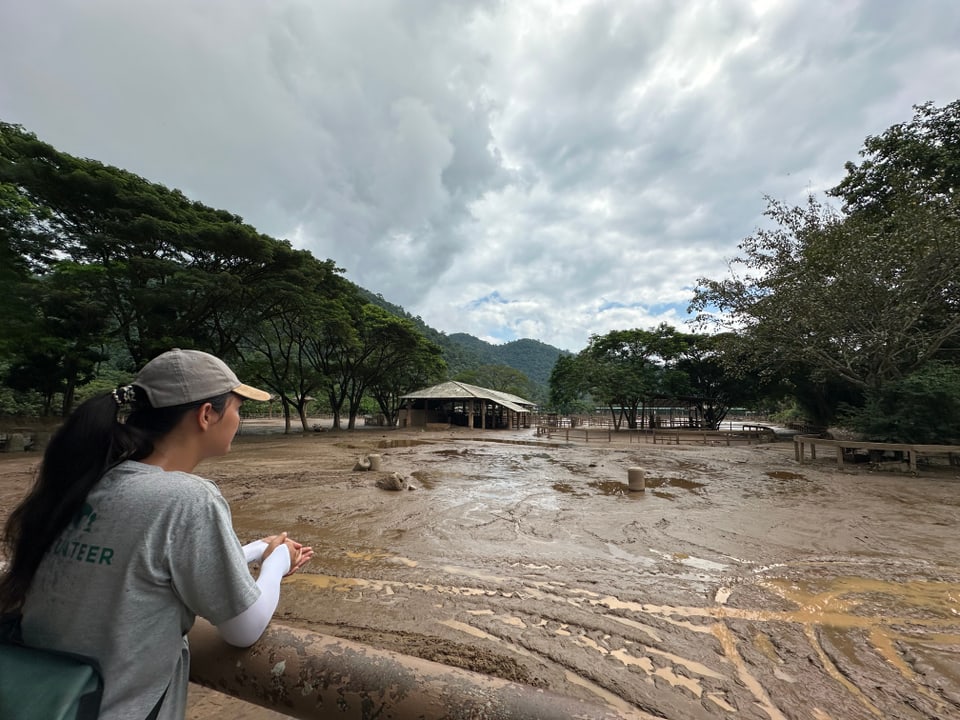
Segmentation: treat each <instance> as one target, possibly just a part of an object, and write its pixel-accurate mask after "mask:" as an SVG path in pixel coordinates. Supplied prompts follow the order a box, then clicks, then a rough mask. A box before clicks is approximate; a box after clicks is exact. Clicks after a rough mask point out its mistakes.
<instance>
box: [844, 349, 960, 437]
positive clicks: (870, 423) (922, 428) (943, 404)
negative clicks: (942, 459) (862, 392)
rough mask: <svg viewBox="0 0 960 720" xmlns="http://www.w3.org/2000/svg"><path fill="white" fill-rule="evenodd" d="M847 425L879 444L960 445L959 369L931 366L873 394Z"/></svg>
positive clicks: (850, 417)
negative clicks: (959, 443) (958, 443)
mask: <svg viewBox="0 0 960 720" xmlns="http://www.w3.org/2000/svg"><path fill="white" fill-rule="evenodd" d="M847 420H848V422H849V423H850V424H851V425H852V426H853V427H854V428H855V429H856V430H859V431H860V432H861V433H863V435H864V436H865V437H866V438H867V439H869V440H873V441H876V442H890V443H917V444H934V443H943V444H956V443H957V442H960V367H958V366H957V365H951V364H946V363H930V364H929V365H927V366H925V367H924V368H922V369H920V370H917V371H916V372H914V373H912V374H910V375H908V376H906V377H904V378H902V379H900V380H897V381H896V382H893V383H890V384H888V385H886V386H885V387H884V388H883V389H882V390H880V391H876V392H870V393H868V395H867V399H866V402H865V403H864V406H863V407H862V408H858V409H855V410H853V411H852V412H851V414H850V416H849V417H848V418H847Z"/></svg>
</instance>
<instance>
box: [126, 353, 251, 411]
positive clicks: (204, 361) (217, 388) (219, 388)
mask: <svg viewBox="0 0 960 720" xmlns="http://www.w3.org/2000/svg"><path fill="white" fill-rule="evenodd" d="M133 384H134V385H135V386H137V387H138V388H141V389H143V391H144V392H145V393H146V394H147V398H148V399H149V400H150V405H151V406H153V407H155V408H162V407H173V406H174V405H186V404H188V403H194V402H197V401H199V400H207V399H209V398H214V397H217V396H218V395H225V394H226V393H229V392H232V393H236V394H237V395H239V396H240V397H243V398H247V399H248V400H269V399H270V393H268V392H264V391H263V390H257V389H256V388H254V387H250V386H249V385H244V384H243V383H242V382H240V380H239V379H238V378H237V376H236V374H235V373H234V372H233V370H231V369H230V368H229V367H227V364H226V363H225V362H224V361H223V360H221V359H220V358H218V357H215V356H213V355H210V354H209V353H205V352H201V351H200V350H181V349H180V348H174V349H173V350H168V351H167V352H165V353H163V354H162V355H158V356H157V357H155V358H154V359H153V360H151V361H150V362H148V363H147V364H146V365H144V366H143V369H142V370H141V371H140V373H139V374H138V375H137V377H136V379H135V380H134V381H133Z"/></svg>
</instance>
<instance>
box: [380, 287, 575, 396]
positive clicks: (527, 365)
mask: <svg viewBox="0 0 960 720" xmlns="http://www.w3.org/2000/svg"><path fill="white" fill-rule="evenodd" d="M361 292H362V293H363V295H364V297H365V298H366V299H367V300H368V301H369V302H371V303H373V304H375V305H379V306H380V307H382V308H383V309H384V310H387V311H388V312H391V313H393V314H395V315H397V316H398V317H402V318H406V319H408V320H411V321H412V322H413V323H414V324H415V325H416V326H417V327H419V328H420V330H421V331H422V332H423V334H424V336H425V337H426V338H427V339H428V340H430V341H431V342H433V343H436V344H437V345H439V346H440V347H441V348H443V358H444V360H445V361H446V363H447V370H448V374H449V376H450V377H451V378H454V377H457V376H458V375H460V374H463V373H464V372H467V371H471V370H476V369H478V368H479V367H481V366H486V365H506V366H508V367H511V368H513V369H515V370H519V371H520V372H522V373H523V374H524V375H526V376H527V378H529V380H530V382H531V383H532V384H533V386H534V388H535V390H537V391H541V392H545V391H546V388H547V386H548V384H549V381H550V373H551V371H552V370H553V366H554V364H555V363H556V362H557V358H558V357H560V356H561V355H564V354H567V353H565V352H564V351H563V350H561V349H560V348H556V347H554V346H553V345H547V344H546V343H542V342H540V341H539V340H530V339H528V338H524V339H521V340H513V341H512V342H508V343H504V344H503V345H494V344H492V343H488V342H487V341H485V340H481V339H480V338H478V337H474V336H473V335H468V334H467V333H451V334H450V335H447V334H445V333H442V332H440V331H439V330H435V329H434V328H432V327H430V326H429V325H427V324H426V323H425V322H424V321H423V319H422V318H420V317H419V316H413V315H410V314H409V313H408V312H407V311H406V310H404V309H403V308H402V307H400V306H399V305H394V304H393V303H391V302H389V301H388V300H386V299H384V298H383V296H381V295H374V294H373V293H371V292H370V291H368V290H361Z"/></svg>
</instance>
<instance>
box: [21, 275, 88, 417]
mask: <svg viewBox="0 0 960 720" xmlns="http://www.w3.org/2000/svg"><path fill="white" fill-rule="evenodd" d="M99 275H100V269H99V268H96V267H89V266H83V265H77V264H75V263H72V262H69V261H62V262H60V263H58V264H57V265H56V266H54V268H53V270H52V271H51V272H48V273H47V274H46V275H44V276H43V277H41V278H39V279H37V281H36V282H34V283H32V284H31V285H30V286H29V289H30V291H31V292H30V295H29V297H30V299H32V301H33V309H32V310H31V313H32V315H33V323H32V326H31V329H30V341H29V342H28V343H24V344H22V345H21V346H19V347H18V348H17V349H14V350H12V351H11V358H12V359H11V364H10V367H9V368H8V370H7V374H6V378H5V379H6V382H7V384H8V385H9V386H10V387H11V388H13V389H16V390H35V391H37V392H38V393H40V395H41V397H42V398H43V414H44V415H49V414H51V412H52V410H53V402H54V398H55V396H56V395H58V394H59V395H60V397H61V404H60V407H59V408H58V410H59V412H60V413H61V414H63V415H66V414H67V413H69V412H70V409H71V407H72V405H73V399H74V393H75V391H76V388H77V386H78V385H80V384H83V383H85V382H88V381H89V380H90V379H91V378H93V376H94V374H95V370H96V366H97V363H98V362H99V361H100V360H102V359H103V358H104V354H103V350H102V347H103V343H104V341H105V338H106V333H107V324H106V315H107V308H106V306H105V303H104V302H103V300H102V298H101V297H100V295H99V293H98V289H99V286H100V284H99Z"/></svg>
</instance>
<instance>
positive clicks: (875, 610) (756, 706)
mask: <svg viewBox="0 0 960 720" xmlns="http://www.w3.org/2000/svg"><path fill="white" fill-rule="evenodd" d="M449 444H450V443H447V445H449ZM440 445H441V447H438V448H423V449H421V453H420V454H418V455H410V456H407V455H404V456H403V458H390V457H388V456H387V455H386V454H385V461H387V462H390V463H391V464H392V465H393V467H397V468H398V469H399V470H400V471H401V472H405V473H407V474H411V473H412V474H413V476H414V477H415V478H417V479H422V482H421V488H422V490H421V493H418V495H419V494H424V495H427V496H428V497H429V503H428V504H427V505H426V509H425V510H424V509H420V510H406V509H404V508H406V507H408V506H409V505H410V502H409V500H406V499H403V500H396V501H392V502H389V503H387V504H384V502H383V500H382V499H381V496H380V495H376V494H374V495H370V494H368V491H367V490H366V489H365V488H364V487H363V484H362V482H361V483H359V484H358V483H357V482H351V483H350V487H349V490H351V491H352V492H354V493H355V496H354V500H356V502H355V503H348V504H346V505H343V504H331V505H329V507H330V509H331V514H330V515H326V514H319V513H318V514H316V518H317V519H316V520H315V521H314V520H313V519H312V517H313V516H306V515H305V516H304V517H305V518H307V520H308V522H307V523H306V524H305V525H304V528H305V529H306V530H308V531H309V530H310V525H311V524H313V523H315V524H316V525H318V526H319V525H325V526H326V527H325V529H324V530H323V535H322V537H323V540H324V545H325V548H326V557H325V558H324V559H323V560H322V561H321V562H322V564H323V566H322V567H316V568H315V569H317V570H320V571H321V572H323V573H328V574H327V575H322V574H319V573H318V574H317V575H312V576H310V575H308V576H304V577H302V578H293V579H291V580H290V581H288V582H290V583H291V585H292V587H293V588H297V589H298V591H297V592H296V593H295V594H294V597H293V598H291V600H290V602H289V603H288V604H286V605H285V608H286V609H287V612H288V614H289V613H293V614H294V615H295V616H300V617H303V618H304V621H307V622H309V621H312V620H310V619H309V618H311V617H322V618H324V620H323V622H325V623H326V624H327V627H328V628H330V631H331V632H332V634H337V632H336V628H337V626H338V623H343V625H344V627H348V626H350V623H353V626H355V627H360V626H362V627H365V628H369V629H367V630H362V631H358V632H361V637H359V638H356V639H361V640H363V636H362V633H363V632H367V633H369V638H370V639H371V641H375V640H376V637H377V633H378V632H384V631H385V628H392V629H394V630H395V631H396V632H398V633H409V635H408V636H407V637H408V638H410V637H413V636H414V634H416V637H418V638H420V640H423V638H425V637H427V638H429V637H430V636H432V637H434V638H435V639H436V640H435V641H436V642H437V643H441V642H448V643H450V644H451V645H456V643H458V642H459V643H460V644H461V646H462V645H463V644H464V642H466V643H467V644H476V645H481V646H484V647H487V648H488V649H490V650H491V651H493V652H501V653H502V654H503V655H504V657H510V658H511V659H514V660H515V661H516V662H520V663H523V664H526V665H527V666H528V667H529V668H530V669H531V671H530V675H531V677H541V676H542V677H544V678H546V679H547V680H548V685H549V686H550V687H553V688H555V689H557V690H560V691H564V688H567V689H571V690H574V689H575V690H576V691H577V692H578V693H579V695H578V696H579V697H584V696H585V695H584V693H589V694H591V695H593V696H594V698H593V699H600V700H601V701H603V702H607V703H608V704H610V705H612V706H613V707H616V708H618V709H620V710H621V711H624V707H630V708H633V709H634V712H639V713H641V714H644V713H645V714H646V715H647V716H649V717H670V718H694V719H696V720H699V719H700V718H719V717H736V718H745V719H746V720H753V719H754V718H758V719H764V718H770V719H772V720H779V719H780V718H784V719H788V720H795V719H797V720H799V719H800V718H804V719H807V718H812V719H813V720H847V718H851V719H854V720H856V719H857V718H865V719H866V720H873V719H874V718H877V717H884V718H891V719H895V720H917V719H918V718H926V719H928V720H934V719H936V720H941V719H945V718H949V717H960V677H958V676H957V666H958V664H957V663H954V666H953V667H951V664H950V659H951V657H953V658H956V657H958V656H960V617H958V616H957V614H956V612H955V611H954V613H953V614H950V612H948V610H949V609H950V608H954V609H955V608H957V607H960V606H958V605H957V601H956V598H958V597H960V594H958V591H957V582H958V581H957V579H956V578H958V577H960V570H958V569H956V568H943V567H939V566H935V565H931V564H928V565H926V566H922V567H918V566H917V564H916V560H913V558H915V557H916V556H917V548H918V547H922V543H923V542H924V541H925V540H926V538H928V537H933V538H938V537H941V536H939V535H938V533H941V532H942V531H940V530H937V528H938V527H949V519H950V518H949V514H950V509H949V508H946V509H944V508H945V506H943V505H942V504H941V505H939V506H938V505H936V504H933V505H931V507H930V510H931V512H930V515H931V517H930V518H928V520H927V522H926V524H923V525H918V526H917V527H916V528H909V529H907V532H908V535H907V536H904V537H900V536H898V533H899V528H898V529H897V531H894V532H884V531H883V526H884V524H885V523H887V522H888V518H891V517H893V518H895V517H898V515H897V513H898V510H899V508H898V507H893V508H891V506H890V505H889V504H888V505H880V504H878V503H879V500H882V499H883V498H882V497H881V495H882V494H883V493H886V494H887V495H890V497H891V499H892V500H891V502H893V501H895V502H896V503H897V504H902V502H903V501H904V500H903V498H902V494H903V493H902V492H901V491H900V490H899V489H898V488H897V487H896V486H895V485H892V484H890V483H887V484H886V485H884V486H883V487H882V488H881V492H879V493H877V497H876V498H875V499H874V500H872V501H871V502H872V503H873V504H872V505H869V506H865V507H864V509H863V510H862V511H859V507H857V511H858V512H854V513H852V514H851V513H843V514H840V513H838V512H834V508H839V507H842V502H843V501H844V499H848V500H849V499H851V498H852V499H853V500H854V501H858V500H860V499H861V498H860V495H862V494H863V492H864V489H865V485H864V482H865V481H857V479H856V478H849V477H846V476H844V477H840V478H839V479H837V478H833V477H832V476H829V477H828V476H826V475H825V474H824V473H821V472H818V471H816V470H814V469H812V468H805V469H804V470H803V472H804V474H803V475H801V474H799V473H797V472H795V470H796V469H797V466H795V465H793V464H792V463H791V462H790V461H789V459H788V458H785V457H781V454H778V453H777V452H772V451H768V450H766V449H765V450H764V451H763V452H760V451H759V450H755V451H747V450H742V449H740V450H736V451H735V452H732V453H731V452H729V451H727V452H725V453H724V454H723V455H722V458H723V459H722V460H719V459H716V458H713V457H704V456H703V452H702V451H700V450H697V451H693V450H690V449H686V448H664V449H661V448H656V449H654V451H653V453H652V454H650V455H649V456H648V455H647V454H646V451H647V450H648V449H644V454H640V453H638V449H636V448H633V449H629V450H624V449H612V450H610V451H604V452H592V451H591V453H585V452H584V451H583V450H582V449H572V450H571V449H568V448H550V449H549V451H547V452H539V453H538V452H536V451H531V450H530V449H529V448H510V447H505V448H503V449H496V450H491V449H490V447H489V446H487V445H481V444H479V443H476V444H472V445H471V447H469V448H461V449H457V448H449V447H444V446H443V445H444V444H443V443H440ZM751 457H753V462H756V461H757V458H761V459H762V460H763V463H761V466H760V469H759V470H758V468H756V467H755V468H753V469H752V470H750V469H749V468H748V467H747V466H746V465H744V464H745V463H748V461H749V460H750V458H751ZM401 460H402V463H401ZM635 463H636V464H641V465H643V466H645V467H646V468H647V469H648V478H651V480H652V481H653V482H651V488H650V489H649V490H648V492H647V493H646V495H645V497H639V498H638V497H630V496H629V495H628V494H626V493H625V492H624V488H625V484H624V483H623V482H620V479H621V476H624V477H625V468H626V467H627V466H629V465H632V464H635ZM857 482H860V484H859V486H858V487H857V489H856V490H854V491H853V493H852V494H851V491H850V490H848V489H846V488H847V487H849V486H850V485H854V486H856V485H857ZM934 490H935V492H932V493H929V498H928V499H927V502H929V503H935V502H936V500H937V499H938V498H939V497H940V496H944V495H945V490H937V489H936V488H935V487H934ZM618 491H619V492H618ZM937 493H940V496H938V494H937ZM394 497H395V498H399V496H394ZM404 497H406V496H404ZM357 498H359V500H357ZM365 499H366V500H365ZM363 502H375V503H378V505H377V506H376V507H374V508H365V507H364V506H363ZM388 505H390V506H392V508H399V510H397V509H385V508H387V506H388ZM920 505H922V503H917V506H918V513H917V515H916V518H915V520H916V522H920V521H921V520H922V519H923V517H924V515H923V513H920V512H919V507H920ZM802 513H809V514H811V515H812V516H813V517H811V520H813V522H811V523H806V524H805V523H801V522H795V521H794V519H795V518H797V517H798V515H799V514H802ZM824 513H827V514H829V513H832V518H833V519H832V520H828V519H826V518H825V517H820V516H821V515H823V514H824ZM731 517H732V518H734V519H733V520H731V519H729V518H731ZM841 522H844V523H845V524H843V525H840V524H838V523H841ZM784 526H788V527H787V528H786V530H787V532H782V531H781V530H782V528H783V527H784ZM837 528H847V529H848V531H844V530H838V529H837ZM824 530H827V531H828V532H827V533H826V534H824V535H823V537H822V538H821V537H820V535H821V534H823V531H824ZM844 533H845V534H844ZM847 536H850V537H849V540H851V541H852V544H846V545H845V544H844V543H847V542H848V538H847ZM378 539H379V541H380V542H381V543H384V544H385V545H386V546H387V547H388V548H390V549H393V550H395V551H396V552H394V553H393V554H392V556H391V551H390V549H383V550H380V549H374V550H373V551H371V550H370V548H369V546H364V547H360V548H357V547H351V546H350V543H354V542H356V543H361V544H362V543H369V544H370V545H373V546H376V545H377V542H378ZM344 543H346V544H347V545H344ZM858 543H859V544H860V545H861V546H862V547H860V548H858V545H857V544H858ZM940 546H942V547H944V548H945V549H946V548H951V547H956V543H955V542H953V541H942V542H941V543H940ZM858 549H861V550H863V551H864V555H863V556H861V557H858V556H856V555H855V553H856V552H857V550H858ZM831 552H834V553H836V554H835V555H833V556H832V557H831V556H828V555H829V553H831ZM844 552H847V553H854V554H848V555H844V554H843V553H844ZM338 554H339V555H340V556H341V557H340V558H339V559H338V557H337V556H338ZM405 556H409V557H405ZM735 556H739V557H735ZM804 556H806V558H807V559H801V558H803V557H804ZM743 558H754V559H752V560H751V559H743ZM911 561H912V563H913V564H912V565H911ZM898 562H902V563H903V565H902V566H899V565H897V563H898ZM850 578H853V580H850ZM911 579H913V580H919V581H923V582H925V583H927V584H926V585H923V586H911V585H910V582H911ZM854 581H858V582H859V584H858V582H854ZM871 583H880V584H871ZM922 588H926V589H928V590H930V589H933V588H936V589H935V590H934V591H933V592H930V593H926V594H924V593H919V590H920V589H922ZM911 593H913V594H912V595H911ZM911 597H912V598H914V600H916V602H914V604H911V602H908V601H909V600H910V598H911ZM936 608H940V609H941V610H942V611H943V612H939V611H937V610H936ZM358 619H359V620H362V622H359V623H358ZM378 628H379V630H378ZM398 649H400V651H401V652H404V651H407V652H411V654H417V653H416V649H417V648H416V647H414V646H413V645H411V646H410V647H408V648H407V649H404V648H403V647H400V648H398ZM570 694H575V693H573V692H571V693H570ZM624 703H626V706H625V705H623V704H624Z"/></svg>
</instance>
